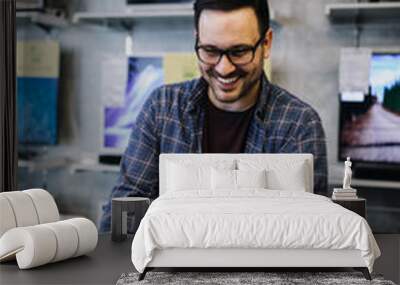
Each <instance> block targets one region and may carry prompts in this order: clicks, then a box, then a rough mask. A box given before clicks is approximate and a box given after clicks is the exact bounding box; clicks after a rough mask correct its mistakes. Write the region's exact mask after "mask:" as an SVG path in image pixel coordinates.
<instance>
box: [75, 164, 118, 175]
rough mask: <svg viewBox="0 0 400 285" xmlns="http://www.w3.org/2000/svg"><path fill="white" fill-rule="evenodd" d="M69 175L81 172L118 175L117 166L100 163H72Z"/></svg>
mask: <svg viewBox="0 0 400 285" xmlns="http://www.w3.org/2000/svg"><path fill="white" fill-rule="evenodd" d="M69 170H70V172H71V173H76V172H83V171H95V172H113V173H119V171H120V166H119V165H109V164H101V163H93V164H92V163H91V164H89V163H73V164H71V165H70V166H69Z"/></svg>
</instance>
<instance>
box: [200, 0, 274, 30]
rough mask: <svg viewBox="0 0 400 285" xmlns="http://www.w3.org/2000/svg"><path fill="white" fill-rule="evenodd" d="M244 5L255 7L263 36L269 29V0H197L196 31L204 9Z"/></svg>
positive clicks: (228, 8)
mask: <svg viewBox="0 0 400 285" xmlns="http://www.w3.org/2000/svg"><path fill="white" fill-rule="evenodd" d="M244 7H250V8H253V10H254V12H255V13H256V15H257V21H258V28H259V30H260V34H261V36H263V35H264V33H265V32H266V31H267V30H268V29H269V8H268V0H196V1H195V2H194V5H193V8H194V25H195V28H196V31H198V30H199V19H200V14H201V12H202V11H203V10H205V9H210V10H220V11H233V10H236V9H240V8H244Z"/></svg>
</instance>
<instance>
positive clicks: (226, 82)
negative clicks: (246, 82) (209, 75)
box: [218, 77, 238, 84]
mask: <svg viewBox="0 0 400 285" xmlns="http://www.w3.org/2000/svg"><path fill="white" fill-rule="evenodd" d="M236 79H238V78H237V77H234V78H229V79H225V78H221V77H218V81H220V82H222V83H224V84H229V83H232V82H235V81H236Z"/></svg>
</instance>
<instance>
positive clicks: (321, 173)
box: [101, 0, 327, 231]
mask: <svg viewBox="0 0 400 285" xmlns="http://www.w3.org/2000/svg"><path fill="white" fill-rule="evenodd" d="M194 9H195V28H196V45H195V50H196V53H197V57H198V60H199V68H200V70H201V74H202V77H201V78H200V79H196V80H192V81H189V82H183V83H179V84H174V85H167V86H163V87H161V88H159V89H158V90H156V91H155V92H154V93H153V94H152V95H151V96H150V98H149V99H148V100H147V102H146V103H145V104H144V106H143V109H142V111H141V113H140V115H139V116H138V117H137V121H136V124H135V126H134V127H133V130H132V134H131V138H130V141H129V145H128V147H127V149H126V152H125V154H124V156H123V158H122V161H121V175H120V177H119V180H118V183H117V185H116V186H115V187H114V189H113V191H112V194H111V197H118V196H145V197H151V198H156V197H157V196H158V157H159V154H160V153H170V152H174V153H190V152H192V153H200V152H213V153H240V152H246V153H262V152H265V153H277V152H283V153H312V154H314V159H315V161H314V168H315V169H314V172H315V178H314V180H315V181H314V185H315V188H314V192H315V193H325V191H326V187H327V165H326V164H327V162H326V144H325V135H324V132H323V128H322V125H321V121H320V119H319V116H318V114H317V113H316V112H315V111H314V110H313V109H312V108H311V107H310V106H309V105H307V104H306V103H304V102H302V101H300V100H299V99H298V98H296V97H294V96H293V95H291V94H289V93H288V92H287V91H285V90H283V89H281V88H279V87H277V86H275V85H273V84H271V83H270V82H269V81H268V80H267V78H266V76H265V75H264V72H263V63H264V59H266V58H268V57H269V56H270V51H271V44H272V30H271V29H270V28H269V12H268V5H267V3H266V0H197V1H196V2H195V5H194ZM103 209H104V215H103V218H102V222H101V230H102V231H105V230H108V229H109V228H110V210H111V207H110V202H109V203H108V204H106V205H105V206H104V207H103Z"/></svg>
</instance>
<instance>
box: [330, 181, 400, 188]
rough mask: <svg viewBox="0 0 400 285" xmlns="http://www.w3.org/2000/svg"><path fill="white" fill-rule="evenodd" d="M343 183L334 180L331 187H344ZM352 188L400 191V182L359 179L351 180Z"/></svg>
mask: <svg viewBox="0 0 400 285" xmlns="http://www.w3.org/2000/svg"><path fill="white" fill-rule="evenodd" d="M342 183H343V181H342V180H340V179H333V180H332V181H330V184H331V185H342ZM351 186H352V187H354V188H356V189H357V187H368V188H376V189H382V188H389V189H398V190H399V191H400V181H385V180H372V179H358V178H354V179H352V180H351Z"/></svg>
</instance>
